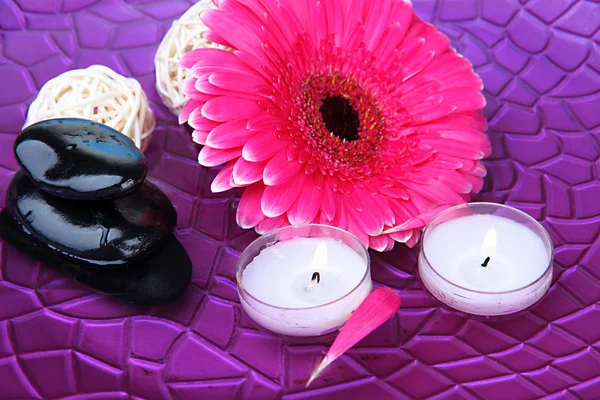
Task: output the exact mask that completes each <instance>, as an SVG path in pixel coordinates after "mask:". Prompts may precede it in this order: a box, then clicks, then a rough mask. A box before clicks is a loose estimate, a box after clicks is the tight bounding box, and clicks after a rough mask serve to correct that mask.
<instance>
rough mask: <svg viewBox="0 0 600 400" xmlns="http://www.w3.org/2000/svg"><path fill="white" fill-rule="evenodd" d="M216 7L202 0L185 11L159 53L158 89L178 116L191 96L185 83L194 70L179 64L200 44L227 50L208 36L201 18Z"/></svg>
mask: <svg viewBox="0 0 600 400" xmlns="http://www.w3.org/2000/svg"><path fill="white" fill-rule="evenodd" d="M211 8H215V5H214V3H213V1H212V0H200V1H198V3H196V4H194V5H193V6H192V7H191V8H190V9H189V10H187V11H186V12H185V14H183V15H182V16H181V17H180V18H179V19H178V20H176V21H174V22H173V25H172V26H171V28H170V29H169V31H168V32H167V34H166V35H165V37H164V38H163V40H162V42H161V43H160V46H159V47H158V50H157V51H156V56H155V58H154V66H155V69H156V90H157V92H158V94H159V95H160V97H161V99H162V101H163V103H165V105H166V106H167V107H168V108H169V110H171V112H172V113H173V114H175V115H179V113H180V112H181V109H182V107H183V105H184V104H185V103H186V102H187V100H188V98H187V97H186V96H185V95H184V94H183V93H182V92H181V89H182V86H183V82H184V81H185V80H186V79H187V78H188V77H189V76H190V74H191V71H190V70H188V69H184V68H182V67H181V66H180V65H179V61H180V60H181V57H183V55H184V54H185V53H187V52H188V51H190V50H193V49H198V48H200V47H214V48H220V49H227V48H226V47H224V46H221V45H218V44H216V43H213V42H210V41H208V40H206V39H205V38H204V33H205V32H206V31H208V28H207V27H206V25H204V23H203V22H202V20H201V19H200V14H201V13H202V11H204V10H208V9H211Z"/></svg>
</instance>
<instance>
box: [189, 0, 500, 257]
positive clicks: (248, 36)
mask: <svg viewBox="0 0 600 400" xmlns="http://www.w3.org/2000/svg"><path fill="white" fill-rule="evenodd" d="M216 5H217V9H216V10H211V11H208V12H206V13H204V14H203V15H202V19H203V20H204V22H205V24H206V25H207V26H208V27H209V28H210V31H209V32H207V34H206V36H205V37H206V38H211V40H215V41H216V42H218V43H221V44H225V45H227V46H228V47H230V48H232V49H233V50H234V51H231V52H230V51H221V50H215V49H201V50H194V51H192V52H190V53H189V54H188V55H186V56H185V57H184V58H183V60H182V65H184V66H186V67H187V68H191V69H192V77H193V78H192V80H190V81H189V82H186V83H185V84H184V87H185V91H186V92H188V93H189V94H188V95H189V97H190V98H191V100H190V101H189V103H188V105H186V106H185V107H184V110H183V112H182V114H181V116H180V120H181V121H182V122H184V121H187V120H189V122H190V125H191V126H192V127H194V129H195V132H194V134H193V135H192V136H193V139H194V140H195V141H197V142H199V143H204V144H205V146H204V148H203V149H202V150H201V152H200V155H199V161H200V162H201V163H202V164H203V165H207V166H215V165H217V164H220V163H225V162H228V164H227V166H226V167H225V168H224V169H223V170H222V171H221V172H220V173H219V175H217V181H216V183H215V184H214V188H215V190H223V189H225V188H227V187H228V186H230V187H233V186H247V189H246V191H245V192H244V195H243V196H242V200H241V201H240V209H239V210H238V223H239V224H240V226H243V227H255V229H256V230H257V232H259V233H264V232H267V231H270V230H272V229H275V228H278V227H280V226H285V225H288V224H303V223H309V222H313V221H314V222H320V223H324V224H330V225H334V226H338V227H340V228H342V229H348V230H350V231H351V232H353V233H354V234H355V235H357V237H359V238H360V240H361V241H363V242H364V243H365V244H368V245H369V246H370V247H372V248H374V249H376V250H379V251H385V250H389V249H390V248H391V247H392V245H393V243H394V242H395V241H400V242H404V243H406V244H407V245H409V246H413V245H414V244H416V242H417V241H418V240H419V237H420V231H421V230H422V229H423V227H424V225H425V224H426V223H427V222H428V220H429V219H430V218H431V217H432V216H433V215H434V214H435V213H437V212H439V211H440V210H441V209H444V208H445V207H449V206H452V205H454V204H459V203H462V202H464V201H467V200H468V199H469V198H470V195H471V194H472V193H475V192H477V191H479V190H480V189H481V187H482V182H483V180H482V178H483V176H485V168H484V166H483V164H482V163H481V162H480V160H481V159H482V158H483V157H485V156H487V155H489V154H490V152H491V149H490V145H489V141H488V140H487V138H486V137H485V130H486V121H485V118H483V116H482V115H481V113H480V110H481V109H482V107H483V106H484V105H485V99H484V97H483V95H482V93H481V90H482V84H481V80H480V79H479V78H478V77H477V76H476V75H475V74H474V73H473V70H472V66H471V64H470V63H469V62H468V60H466V59H464V58H462V57H461V56H459V55H457V54H456V52H455V51H454V50H452V49H451V48H450V47H449V43H450V42H449V40H448V38H447V37H446V36H444V35H443V34H441V33H440V32H439V31H438V30H437V29H436V28H435V27H434V26H432V25H428V24H426V23H424V22H422V21H421V20H420V19H419V18H418V17H417V16H416V15H415V13H414V12H413V10H412V5H411V4H410V2H409V1H405V0H378V1H372V0H219V1H218V2H216Z"/></svg>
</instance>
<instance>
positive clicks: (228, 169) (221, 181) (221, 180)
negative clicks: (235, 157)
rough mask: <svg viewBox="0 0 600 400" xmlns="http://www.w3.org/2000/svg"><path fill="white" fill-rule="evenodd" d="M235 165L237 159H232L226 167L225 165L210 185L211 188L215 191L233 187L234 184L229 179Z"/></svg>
mask: <svg viewBox="0 0 600 400" xmlns="http://www.w3.org/2000/svg"><path fill="white" fill-rule="evenodd" d="M234 165H235V161H230V162H229V163H227V165H226V166H225V167H223V169H222V170H221V171H219V173H218V174H217V176H216V177H215V179H214V180H213V181H212V184H211V185H210V190H211V191H212V192H213V193H219V192H224V191H226V190H229V189H231V188H232V186H231V185H230V184H229V181H230V179H231V174H232V172H233V166H234Z"/></svg>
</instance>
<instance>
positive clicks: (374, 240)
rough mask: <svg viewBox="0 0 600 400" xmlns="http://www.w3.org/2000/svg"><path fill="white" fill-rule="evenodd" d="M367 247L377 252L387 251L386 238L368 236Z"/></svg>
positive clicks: (383, 236)
mask: <svg viewBox="0 0 600 400" xmlns="http://www.w3.org/2000/svg"><path fill="white" fill-rule="evenodd" d="M369 247H370V248H372V249H373V250H377V251H386V250H389V249H388V236H387V235H379V236H369Z"/></svg>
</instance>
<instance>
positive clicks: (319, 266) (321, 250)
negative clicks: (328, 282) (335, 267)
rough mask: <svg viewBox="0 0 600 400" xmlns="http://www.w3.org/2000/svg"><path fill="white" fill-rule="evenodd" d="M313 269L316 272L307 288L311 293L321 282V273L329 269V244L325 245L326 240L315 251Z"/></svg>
mask: <svg viewBox="0 0 600 400" xmlns="http://www.w3.org/2000/svg"><path fill="white" fill-rule="evenodd" d="M311 267H312V270H313V271H315V272H314V273H313V274H312V278H311V280H310V282H309V283H308V285H307V286H306V287H305V290H306V291H307V292H310V291H311V290H312V289H313V286H314V285H315V283H317V284H318V283H320V282H321V274H320V273H319V271H322V270H324V269H326V268H327V243H325V241H324V240H321V243H319V245H318V246H317V250H315V255H314V256H313V260H312V265H311Z"/></svg>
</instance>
